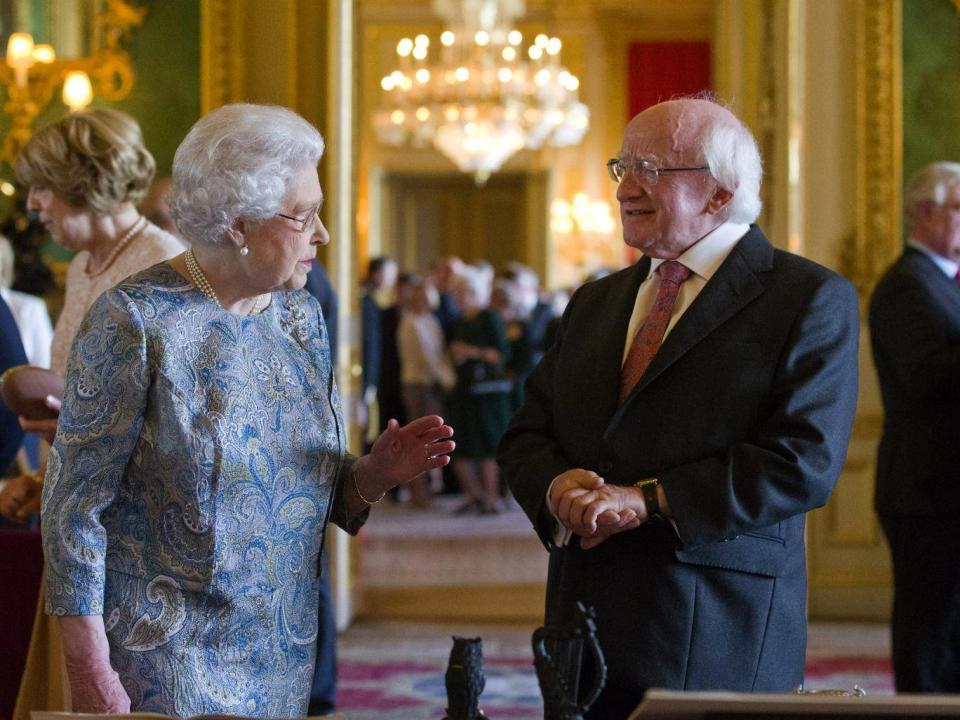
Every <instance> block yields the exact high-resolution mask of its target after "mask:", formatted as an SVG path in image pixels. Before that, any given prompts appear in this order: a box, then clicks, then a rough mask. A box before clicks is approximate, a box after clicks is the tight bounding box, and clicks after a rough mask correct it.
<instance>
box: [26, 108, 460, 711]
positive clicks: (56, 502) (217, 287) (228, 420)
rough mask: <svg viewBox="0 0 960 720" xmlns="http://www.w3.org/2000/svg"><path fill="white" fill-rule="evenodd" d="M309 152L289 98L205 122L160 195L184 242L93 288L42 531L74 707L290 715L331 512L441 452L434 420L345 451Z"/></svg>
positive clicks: (344, 515) (314, 145)
mask: <svg viewBox="0 0 960 720" xmlns="http://www.w3.org/2000/svg"><path fill="white" fill-rule="evenodd" d="M323 149H324V143H323V138H322V137H321V136H320V133H319V132H317V130H316V129H315V128H314V127H313V126H312V125H310V124H309V123H308V122H307V121H305V120H304V119H303V118H302V117H300V116H299V115H297V114H296V113H294V112H292V111H290V110H288V109H286V108H280V107H274V106H261V105H249V104H238V105H226V106H223V107H220V108H218V109H216V110H214V111H213V112H211V113H209V114H208V115H206V116H205V117H203V118H202V119H200V120H199V121H198V122H197V123H196V124H195V125H194V126H193V128H191V130H190V132H189V133H188V134H187V136H186V138H185V139H184V140H183V142H182V143H181V145H180V147H179V148H178V149H177V152H176V155H175V157H174V162H173V188H172V190H171V192H170V197H169V202H170V207H171V211H172V212H173V214H174V217H175V219H176V221H177V226H178V227H179V228H180V230H181V232H182V233H183V236H184V238H186V239H187V240H188V241H189V242H190V249H188V250H187V252H186V253H184V254H182V255H179V256H177V257H176V258H173V259H172V260H170V261H169V262H165V263H160V264H157V265H154V266H153V267H151V268H149V269H147V270H144V271H142V272H139V273H136V274H135V275H133V276H131V277H129V278H127V279H126V280H125V281H123V282H121V283H120V284H118V285H117V286H116V287H114V288H113V289H111V290H109V291H107V292H105V293H104V294H103V295H101V296H100V298H99V299H98V300H97V302H96V303H95V304H94V306H93V307H92V308H91V310H90V312H89V313H88V315H87V318H86V319H85V321H84V323H83V325H82V327H81V329H80V331H79V333H78V335H77V341H76V342H75V343H74V346H73V347H74V349H73V352H72V354H71V357H70V361H69V364H68V372H67V381H66V392H65V395H64V399H63V408H62V412H61V416H60V423H59V428H58V431H57V436H56V441H55V442H54V445H53V448H52V450H51V462H50V466H49V471H48V476H49V479H48V481H47V483H45V486H44V496H43V522H42V531H43V546H44V556H45V559H46V568H45V577H46V584H47V591H46V609H47V611H48V612H49V613H50V614H52V615H54V616H56V617H58V618H59V621H60V627H61V630H62V634H63V640H64V643H63V644H64V651H65V652H64V656H65V660H66V666H67V675H68V679H69V681H70V689H71V693H72V698H73V710H74V711H75V712H88V713H125V712H129V711H131V710H133V711H138V712H155V713H162V714H164V715H170V716H177V717H188V716H191V715H197V714H202V713H206V714H230V715H248V716H249V715H253V716H257V717H265V718H274V717H302V716H303V715H304V714H305V712H306V710H307V703H308V697H309V686H310V680H311V678H312V676H313V667H312V664H313V661H314V657H315V651H316V648H315V638H316V621H317V613H318V609H317V592H318V589H317V573H318V569H319V561H320V557H321V556H322V552H323V542H324V537H325V533H326V530H327V522H328V521H333V522H335V523H336V524H338V525H339V526H340V527H342V528H344V529H345V530H347V531H349V532H352V533H355V532H357V531H358V530H359V528H360V526H361V525H362V524H363V522H364V521H365V520H366V517H367V514H368V510H369V507H370V505H371V504H373V503H375V502H378V501H379V500H380V499H381V498H382V497H383V495H384V494H385V493H386V491H387V490H389V489H390V488H391V487H393V486H394V485H396V484H398V483H401V482H407V481H409V480H410V479H412V478H414V477H416V476H417V475H419V474H421V473H423V472H426V471H428V470H430V469H432V468H434V467H440V466H442V465H445V464H446V463H447V462H448V461H449V453H450V452H451V451H452V450H453V448H454V444H453V442H452V441H451V440H450V439H449V438H450V436H451V435H452V432H453V431H452V429H451V428H450V427H449V426H446V425H444V423H443V420H442V419H441V418H440V417H438V416H431V417H426V418H420V419H418V420H416V421H414V422H412V423H410V424H409V425H406V426H404V427H401V426H399V425H398V424H397V423H396V422H391V423H390V425H389V427H388V428H387V430H386V431H385V432H384V433H383V434H382V435H380V437H379V438H378V439H377V440H376V441H375V442H374V443H373V446H372V448H371V451H370V453H369V454H367V455H364V456H363V457H360V458H354V457H352V456H350V455H348V454H347V453H346V436H345V431H344V425H343V421H342V418H341V417H340V406H339V395H338V392H337V386H336V379H335V376H334V373H333V365H332V362H331V357H330V346H329V340H328V337H327V333H326V327H325V325H324V322H323V317H322V315H321V311H320V308H319V305H318V304H317V302H316V300H314V299H313V297H311V296H310V295H309V293H307V292H305V291H302V288H303V287H304V285H305V284H306V278H307V273H308V272H309V271H310V269H311V261H312V259H313V258H314V256H315V254H316V246H317V245H318V244H322V243H326V242H328V241H329V235H328V234H327V231H326V228H324V226H323V223H322V221H321V220H320V214H319V213H320V208H321V206H322V204H323V199H324V198H323V190H322V188H321V186H320V182H319V177H318V174H317V169H316V166H317V163H318V162H319V160H320V156H321V154H322V152H323ZM214 448H215V449H216V451H215V452H214V451H213V449H214ZM90 458H96V460H95V462H93V463H91V462H90V460H89V459H90ZM145 488H146V489H148V490H147V491H145ZM78 548H79V549H81V550H82V551H81V552H78Z"/></svg>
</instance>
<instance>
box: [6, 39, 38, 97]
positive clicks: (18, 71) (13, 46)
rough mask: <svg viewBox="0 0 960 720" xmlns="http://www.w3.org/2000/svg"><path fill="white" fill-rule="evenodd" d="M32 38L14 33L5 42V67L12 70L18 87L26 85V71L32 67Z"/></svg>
mask: <svg viewBox="0 0 960 720" xmlns="http://www.w3.org/2000/svg"><path fill="white" fill-rule="evenodd" d="M33 62H34V60H33V36H32V35H30V33H25V32H15V33H12V34H11V35H10V39H9V40H7V65H9V66H10V67H11V68H13V73H14V79H15V81H16V83H17V85H19V86H20V87H23V86H24V85H26V84H27V71H28V70H29V69H30V66H31V65H33Z"/></svg>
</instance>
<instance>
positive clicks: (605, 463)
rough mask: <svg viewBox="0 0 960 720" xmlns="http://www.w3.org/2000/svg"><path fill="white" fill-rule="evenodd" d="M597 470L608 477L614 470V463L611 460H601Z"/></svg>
mask: <svg viewBox="0 0 960 720" xmlns="http://www.w3.org/2000/svg"><path fill="white" fill-rule="evenodd" d="M597 470H599V471H600V472H601V473H602V474H604V475H606V474H607V473H608V472H610V471H611V470H613V463H612V462H610V461H609V460H601V461H600V464H599V465H597Z"/></svg>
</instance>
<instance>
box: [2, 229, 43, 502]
mask: <svg viewBox="0 0 960 720" xmlns="http://www.w3.org/2000/svg"><path fill="white" fill-rule="evenodd" d="M13 275H14V255H13V246H12V245H11V244H10V241H9V240H7V238H5V237H4V236H2V235H0V297H2V298H3V299H4V301H6V303H7V307H9V308H10V312H11V313H12V314H13V319H14V320H15V321H16V323H17V330H19V331H20V340H21V342H22V343H23V349H24V351H25V352H26V353H27V362H28V363H29V364H30V365H34V366H36V367H41V368H49V367H50V345H51V343H52V342H53V325H52V324H51V323H50V314H49V313H48V312H47V304H46V303H45V302H44V301H43V299H42V298H39V297H37V296H36V295H30V294H28V293H23V292H19V291H18V290H13V289H11V286H12V285H13ZM17 462H18V464H19V466H20V474H21V475H29V474H31V473H32V472H33V471H34V470H35V469H36V468H37V467H38V466H39V465H40V437H39V436H38V435H34V434H33V433H27V434H26V435H24V438H23V448H22V450H21V451H20V452H19V453H17ZM0 494H2V490H0ZM0 514H2V510H0Z"/></svg>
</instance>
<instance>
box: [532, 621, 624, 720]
mask: <svg viewBox="0 0 960 720" xmlns="http://www.w3.org/2000/svg"><path fill="white" fill-rule="evenodd" d="M584 650H586V651H588V652H589V653H590V654H591V656H592V658H593V666H594V668H595V673H594V678H593V686H592V687H591V688H590V689H589V690H588V691H586V692H581V690H580V670H581V667H582V666H583V653H584ZM533 658H534V659H533V664H534V667H535V668H536V670H537V681H538V682H539V683H540V693H541V694H542V695H543V717H544V720H583V715H584V713H586V712H587V710H589V709H590V707H591V706H592V705H593V703H594V702H596V700H597V698H598V697H599V696H600V692H601V691H602V690H603V686H604V685H606V682H607V664H606V662H605V660H604V658H603V651H602V650H601V649H600V643H599V642H598V641H597V625H596V623H595V622H594V610H593V608H589V609H587V608H585V607H584V606H583V603H579V602H578V603H577V617H576V618H574V620H573V621H572V622H571V623H570V624H568V625H561V626H551V625H546V626H544V627H542V628H538V629H537V630H535V631H534V633H533Z"/></svg>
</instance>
